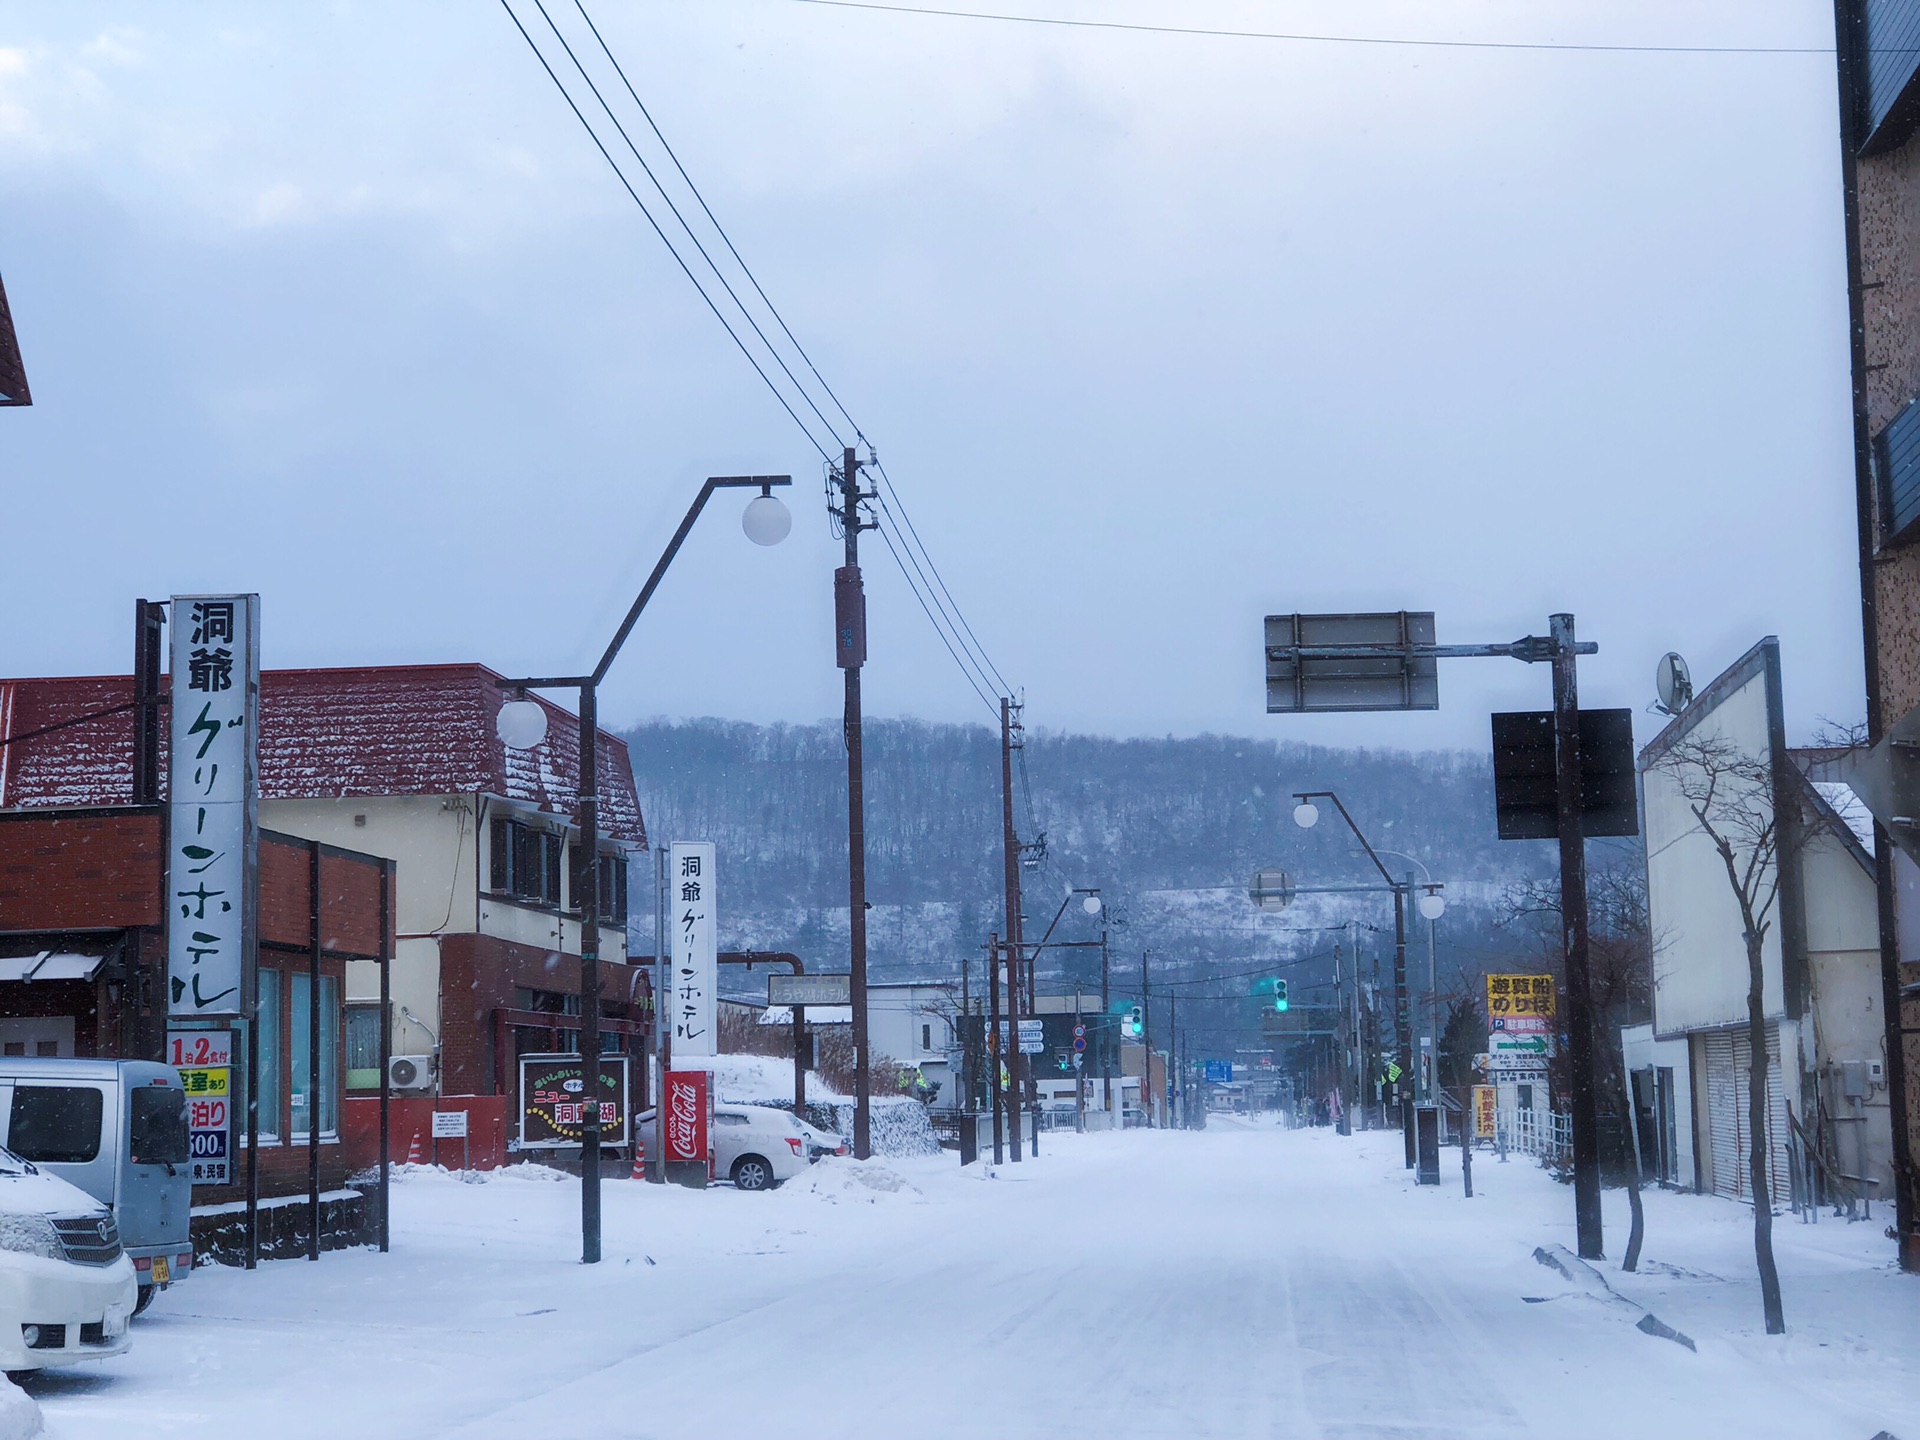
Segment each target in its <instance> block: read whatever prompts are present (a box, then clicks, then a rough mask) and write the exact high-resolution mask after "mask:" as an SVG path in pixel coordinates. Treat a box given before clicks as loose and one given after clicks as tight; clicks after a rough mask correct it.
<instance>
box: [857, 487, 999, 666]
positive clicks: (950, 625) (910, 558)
mask: <svg viewBox="0 0 1920 1440" xmlns="http://www.w3.org/2000/svg"><path fill="white" fill-rule="evenodd" d="M874 498H875V499H876V500H877V501H879V505H880V513H881V515H882V516H883V517H885V519H886V520H887V521H889V522H890V523H891V524H892V526H893V532H894V538H895V539H897V540H899V542H900V544H901V546H902V548H904V549H905V550H906V552H907V556H906V558H907V563H908V564H910V565H912V566H913V569H914V572H915V574H917V575H918V576H919V577H920V583H921V584H922V585H924V586H925V587H926V590H927V596H928V598H929V599H930V600H931V601H932V602H933V605H934V607H935V608H936V609H938V610H939V612H940V618H941V619H942V620H943V621H944V622H945V623H946V627H947V629H948V630H949V631H950V632H951V633H952V635H953V638H954V640H955V641H956V642H957V643H958V644H959V645H960V647H961V650H962V651H963V652H965V655H966V659H965V663H967V664H970V665H972V668H973V670H974V672H975V674H976V675H977V676H978V677H979V679H980V682H981V685H982V687H983V688H985V689H988V690H991V689H993V688H994V685H993V681H992V679H991V678H989V676H988V675H987V672H986V671H985V670H984V669H982V668H981V667H980V666H979V664H978V663H977V662H975V661H974V659H973V655H972V652H971V651H967V650H966V641H965V640H964V639H962V637H961V633H960V631H961V624H964V622H961V623H960V624H956V623H955V620H954V617H953V616H952V615H950V614H948V612H947V609H946V607H945V606H943V605H941V603H940V597H939V596H938V595H936V594H934V593H933V584H932V582H931V581H929V580H928V579H927V575H926V571H925V570H923V569H922V568H921V566H920V561H919V560H918V559H917V558H916V557H915V555H914V553H913V547H912V546H910V545H908V544H907V540H906V536H904V535H903V534H901V533H900V522H899V520H898V519H896V518H895V516H894V513H893V511H892V509H891V508H890V507H889V506H888V505H887V501H886V497H885V496H883V495H879V494H876V495H875V496H874ZM928 618H932V617H931V615H929V617H928ZM954 658H955V659H956V660H960V659H961V656H960V655H955V656H954ZM1002 693H1004V692H1002Z"/></svg>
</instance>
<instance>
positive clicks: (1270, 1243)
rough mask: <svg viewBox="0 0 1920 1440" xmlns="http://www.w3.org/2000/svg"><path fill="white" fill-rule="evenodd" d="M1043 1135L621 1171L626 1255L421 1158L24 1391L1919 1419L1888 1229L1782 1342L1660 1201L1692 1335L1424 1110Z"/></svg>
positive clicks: (695, 1424) (1537, 1190) (336, 1401)
mask: <svg viewBox="0 0 1920 1440" xmlns="http://www.w3.org/2000/svg"><path fill="white" fill-rule="evenodd" d="M1043 1145H1044V1148H1045V1150H1046V1153H1045V1154H1044V1155H1043V1156H1042V1157H1041V1159H1040V1160H1039V1161H1038V1162H1037V1163H1035V1162H1029V1163H1026V1164H1023V1165H1020V1166H1017V1167H1015V1166H1005V1167H1002V1168H1001V1169H1000V1170H999V1171H998V1172H997V1173H995V1174H993V1175H992V1176H991V1177H989V1175H988V1174H987V1172H985V1171H984V1170H983V1169H981V1168H980V1167H973V1168H971V1169H969V1170H968V1171H965V1172H963V1171H961V1170H960V1169H959V1168H958V1167H957V1166H956V1165H955V1164H954V1163H953V1161H952V1159H951V1157H941V1158H939V1159H934V1160H926V1161H905V1162H893V1163H892V1164H891V1165H890V1166H889V1167H887V1169H886V1170H885V1171H883V1172H882V1176H881V1178H883V1179H884V1178H887V1177H888V1176H890V1175H893V1176H899V1177H902V1178H903V1179H904V1180H905V1181H906V1182H907V1185H906V1188H903V1189H900V1190H897V1191H885V1190H879V1191H876V1190H874V1189H871V1188H869V1187H868V1186H867V1185H864V1184H861V1183H859V1182H858V1181H856V1180H855V1179H854V1178H853V1173H852V1172H853V1171H854V1170H855V1168H856V1167H853V1166H852V1165H851V1164H840V1165H830V1166H823V1167H820V1168H819V1169H817V1170H816V1171H815V1172H814V1175H813V1176H812V1177H810V1182H811V1183H804V1182H796V1183H794V1184H792V1185H789V1186H788V1187H786V1188H785V1189H783V1190H781V1191H779V1192H777V1193H775V1194H772V1195H742V1194H736V1193H734V1192H732V1191H731V1190H729V1189H720V1190H716V1191H711V1192H708V1193H705V1194H696V1193H693V1192H686V1191H678V1190H666V1191H663V1190H661V1189H659V1188H657V1187H647V1186H642V1185H638V1184H634V1183H632V1182H622V1181H610V1182H609V1183H608V1185H607V1242H606V1254H607V1259H606V1263H604V1264H603V1265H601V1266H599V1267H597V1268H593V1269H588V1268H584V1267H582V1266H580V1265H578V1264H577V1263H575V1261H574V1256H575V1255H576V1254H577V1248H576V1247H577V1244H578V1230H577V1226H578V1208H577V1207H578V1190H577V1185H576V1184H575V1183H573V1182H570V1181H564V1180H558V1179H553V1178H538V1177H540V1176H543V1175H550V1172H538V1171H535V1172H532V1174H531V1175H528V1174H524V1173H523V1174H519V1175H515V1174H513V1173H507V1174H503V1175H501V1176H498V1177H495V1178H493V1179H491V1180H489V1181H488V1182H487V1183H485V1184H477V1185H467V1184H461V1183H459V1182H458V1181H456V1180H454V1179H452V1178H450V1177H446V1176H442V1175H438V1174H433V1173H415V1174H413V1175H411V1176H409V1177H408V1179H407V1180H406V1182H405V1183H404V1184H402V1185H400V1186H398V1187H396V1192H395V1195H396V1201H395V1221H394V1234H395V1244H394V1252H393V1254H391V1255H389V1256H386V1257H381V1256H379V1255H375V1254H372V1253H365V1252H358V1253H352V1254H342V1255H329V1256H327V1257H325V1258H324V1259H323V1260H322V1261H321V1262H320V1263H319V1264H317V1265H315V1264H308V1263H305V1262H301V1261H290V1262H280V1263H275V1264H271V1265H268V1266H265V1267H264V1268H263V1269H262V1270H261V1271H260V1272H258V1273H256V1274H254V1275H251V1276H249V1275H245V1274H242V1273H239V1272H234V1271H204V1272H202V1273H200V1274H198V1275H196V1276H195V1277H194V1278H193V1279H192V1281H191V1282H190V1283H189V1284H187V1285H184V1286H182V1287H181V1288H180V1289H178V1290H176V1291H175V1292H173V1293H172V1294H171V1295H169V1296H167V1297H166V1298H165V1299H164V1300H163V1301H162V1302H161V1304H160V1305H158V1306H157V1307H156V1308H155V1310H154V1312H153V1313H152V1314H151V1315H150V1316H149V1317H147V1318H144V1319H143V1320H142V1321H141V1322H140V1324H139V1326H138V1328H137V1334H138V1340H137V1343H136V1346H135V1349H134V1351H133V1353H132V1354H130V1355H128V1356H126V1357H124V1358H123V1359H120V1360H117V1361H112V1362H107V1363H105V1364H103V1365H101V1366H99V1367H97V1368H95V1369H93V1370H76V1371H72V1372H68V1373H66V1374H64V1375H56V1376H46V1377H41V1378H39V1379H36V1380H34V1381H31V1382H29V1387H28V1388H29V1389H30V1390H31V1391H32V1392H33V1393H34V1394H36V1395H37V1396H38V1397H39V1399H40V1401H41V1403H42V1405H43V1407H44V1409H45V1412H46V1416H47V1424H48V1431H49V1434H51V1435H52V1436H54V1437H56V1440H92V1437H117V1440H123V1437H125V1436H126V1435H128V1434H133V1433H140V1434H154V1435H171V1434H194V1435H210V1434H219V1435H228V1436H235V1435H239V1436H252V1435H261V1436H274V1437H289V1440H291V1437H302V1436H329V1437H334V1436H341V1435H350V1436H356V1437H383V1436H396V1437H408V1440H422V1437H429V1436H446V1437H479V1436H541V1437H544V1436H550V1435H574V1436H591V1437H595V1440H601V1437H628V1436H633V1437H638V1436H654V1437H661V1440H667V1437H695V1436H699V1437H734V1436H748V1435H757V1436H789V1435H792V1436H816V1435H817V1436H867V1435H873V1436H903V1437H904V1436H912V1437H930V1440H931V1437H945V1436H974V1435H979V1436H994V1437H999V1440H1015V1437H1026V1436H1036V1437H1037V1436H1049V1437H1057V1436H1061V1435H1070V1434H1075V1433H1083V1434H1087V1435H1098V1436H1102V1437H1156V1440H1158V1437H1175V1436H1178V1437H1189V1436H1288V1437H1292V1436H1301V1437H1326V1440H1347V1437H1353V1440H1359V1437H1369V1440H1383V1437H1396V1440H1412V1437H1425V1436H1432V1437H1451V1436H1462V1437H1464V1436H1474V1437H1506V1436H1540V1437H1568V1440H1571V1437H1580V1436H1596V1437H1599V1436H1607V1437H1613V1436H1619V1435H1633V1436H1635V1437H1640V1440H1658V1437H1663V1436H1674V1437H1680V1436H1686V1437H1689V1440H1697V1437H1715V1436H1721V1435H1727V1436H1733V1435H1739V1436H1741V1437H1743V1440H1756V1437H1770V1436H1776V1435H1777V1436H1781V1437H1788V1436H1791V1437H1793V1440H1823V1437H1829V1436H1831V1437H1835V1440H1868V1437H1870V1436H1872V1435H1874V1434H1875V1432H1876V1431H1878V1430H1880V1429H1883V1428H1885V1429H1890V1430H1892V1431H1893V1432H1894V1433H1895V1434H1910V1435H1920V1362H1916V1361H1915V1359H1914V1358H1913V1357H1912V1354H1911V1351H1912V1345H1911V1337H1912V1336H1913V1335H1915V1334H1920V1281H1916V1280H1914V1279H1911V1278H1907V1277H1901V1276H1897V1275H1894V1274H1893V1273H1891V1272H1890V1270H1889V1269H1888V1268H1887V1266H1886V1265H1885V1263H1884V1260H1885V1257H1886V1254H1887V1252H1888V1251H1889V1249H1890V1247H1889V1246H1888V1245H1887V1244H1886V1242H1884V1241H1879V1242H1878V1244H1877V1245H1876V1244H1875V1236H1874V1235H1873V1234H1872V1233H1871V1232H1873V1231H1877V1230H1878V1228H1879V1227H1878V1226H1872V1227H1868V1226H1851V1227H1850V1226H1845V1225H1842V1224H1823V1225H1821V1226H1817V1227H1811V1228H1809V1227H1801V1226H1798V1225H1796V1224H1794V1223H1793V1222H1791V1221H1787V1220H1783V1221H1782V1222H1780V1226H1779V1234H1780V1236H1781V1251H1782V1264H1783V1270H1784V1273H1785V1277H1786V1279H1785V1284H1786V1296H1787V1306H1788V1318H1789V1321H1790V1323H1793V1324H1794V1332H1793V1333H1792V1334H1789V1335H1788V1336H1786V1337H1784V1339H1775V1340H1768V1339H1767V1338H1766V1337H1764V1336H1762V1335H1759V1334H1758V1333H1757V1331H1758V1323H1757V1321H1758V1305H1757V1302H1755V1301H1752V1295H1753V1287H1752V1285H1751V1284H1750V1283H1749V1282H1748V1281H1747V1280H1746V1278H1745V1277H1746V1270H1745V1269H1743V1268H1742V1265H1743V1253H1742V1250H1741V1246H1742V1242H1743V1238H1744V1235H1745V1233H1746V1232H1745V1230H1744V1228H1743V1226H1742V1224H1741V1213H1740V1212H1739V1211H1738V1210H1737V1209H1736V1208H1735V1207H1733V1206H1731V1205H1727V1204H1725V1203H1723V1202H1719V1201H1714V1200H1708V1199H1702V1198H1700V1197H1692V1196H1671V1195H1658V1196H1654V1197H1651V1202H1650V1203H1651V1215H1652V1221H1651V1229H1650V1238H1649V1242H1648V1250H1647V1254H1648V1256H1649V1258H1650V1259H1651V1260H1653V1261H1654V1262H1656V1263H1655V1264H1654V1266H1652V1267H1650V1269H1649V1273H1647V1274H1645V1275H1642V1276H1639V1277H1620V1276H1618V1274H1617V1272H1616V1271H1615V1270H1614V1269H1613V1267H1611V1266H1608V1267H1605V1268H1606V1269H1607V1271H1608V1274H1609V1278H1610V1279H1611V1280H1613V1281H1614V1283H1615V1284H1616V1286H1617V1287H1618V1288H1620V1289H1622V1290H1623V1291H1627V1292H1628V1293H1631V1294H1633V1295H1635V1296H1636V1297H1637V1298H1639V1299H1641V1300H1642V1301H1643V1303H1646V1304H1650V1305H1652V1306H1653V1307H1654V1308H1655V1309H1656V1310H1657V1311H1658V1312H1659V1313H1660V1314H1661V1316H1662V1318H1664V1319H1668V1320H1670V1321H1671V1322H1672V1323H1674V1324H1676V1325H1678V1326H1679V1327H1680V1328H1681V1329H1683V1330H1686V1331H1688V1332H1689V1333H1690V1334H1692V1335H1693V1337H1694V1338H1695V1339H1696V1341H1697V1342H1698V1344H1699V1352H1698V1353H1697V1354H1696V1353H1692V1352H1689V1351H1687V1350H1685V1349H1683V1348H1682V1347H1680V1346H1679V1345H1676V1344H1674V1343H1672V1342H1670V1341H1666V1340H1661V1339H1657V1338H1653V1337H1650V1336H1647V1335H1644V1334H1641V1333H1640V1332H1638V1331H1636V1330H1635V1329H1633V1328H1632V1321H1633V1320H1634V1319H1635V1318H1637V1312H1634V1311H1631V1310H1630V1309H1629V1307H1626V1306H1624V1305H1616V1304H1609V1303H1607V1302H1605V1301H1603V1300H1596V1299H1594V1298H1592V1297H1590V1296H1588V1295H1586V1294H1584V1293H1581V1292H1580V1291H1579V1289H1578V1287H1576V1286H1574V1285H1572V1284H1570V1283H1569V1282H1567V1281H1565V1280H1563V1279H1561V1278H1560V1277H1559V1276H1557V1275H1556V1274H1554V1273H1553V1272H1552V1271H1549V1270H1547V1269H1545V1268H1543V1267H1542V1266H1540V1265H1539V1264H1537V1263H1536V1262H1535V1261H1534V1260H1533V1259H1532V1251H1533V1249H1534V1247H1535V1246H1536V1245H1540V1244H1552V1243H1554V1242H1562V1243H1570V1241H1571V1230H1572V1225H1571V1219H1572V1213H1571V1212H1572V1205H1571V1197H1570V1193H1569V1192H1568V1191H1567V1190H1566V1189H1565V1188H1564V1187H1561V1186H1557V1185H1555V1184H1553V1183H1552V1182H1551V1181H1550V1180H1549V1179H1548V1178H1547V1177H1546V1176H1545V1175H1543V1174H1542V1173H1541V1172H1540V1171H1539V1170H1538V1169H1537V1168H1535V1167H1534V1166H1532V1165H1530V1164H1527V1163H1523V1162H1515V1163H1513V1164H1510V1165H1506V1166H1500V1165H1497V1164H1495V1163H1493V1162H1492V1160H1491V1159H1490V1158H1483V1160H1482V1161H1481V1163H1480V1164H1478V1165H1477V1166H1476V1172H1475V1176H1476V1182H1477V1183H1476V1188H1477V1189H1478V1190H1479V1191H1480V1192H1481V1193H1480V1195H1479V1196H1478V1197H1477V1198H1475V1199H1474V1200H1472V1201H1467V1200H1464V1199H1463V1198H1462V1197H1461V1195H1460V1192H1459V1184H1458V1174H1457V1163H1458V1162H1457V1152H1449V1157H1448V1158H1449V1166H1450V1167H1451V1168H1450V1169H1449V1170H1448V1173H1447V1179H1448V1183H1447V1184H1446V1185H1445V1186H1443V1187H1442V1188H1441V1189H1440V1190H1437V1191H1436V1190H1432V1189H1427V1190H1419V1189H1416V1188H1415V1187H1413V1186H1412V1185H1411V1184H1410V1183H1409V1180H1408V1177H1407V1175H1406V1173H1405V1171H1404V1170H1403V1169H1402V1168H1401V1166H1400V1163H1399V1159H1398V1139H1397V1137H1394V1136H1362V1137H1355V1138H1352V1139H1345V1140H1343V1139H1340V1138H1339V1137H1336V1136H1334V1135H1332V1134H1331V1133H1330V1132H1326V1131H1311V1132H1287V1131H1282V1130H1279V1129H1277V1128H1273V1127H1270V1126H1259V1127H1247V1126H1245V1125H1244V1124H1242V1125H1232V1124H1219V1123H1216V1125H1215V1127H1214V1128H1213V1129H1211V1130H1209V1131H1207V1132H1204V1133H1199V1134H1188V1133H1178V1132H1176V1133H1156V1134H1140V1133H1128V1134H1121V1135H1103V1136H1087V1137H1073V1136H1063V1137H1058V1138H1054V1137H1049V1138H1048V1139H1047V1140H1046V1141H1044V1142H1043ZM1607 1199H1608V1206H1609V1211H1608V1217H1607V1218H1608V1222H1609V1226H1610V1227H1611V1228H1610V1230H1609V1243H1610V1246H1611V1247H1612V1248H1613V1249H1615V1250H1616V1251H1617V1249H1618V1247H1619V1243H1620V1241H1621V1240H1623V1239H1624V1218H1625V1217H1624V1200H1623V1197H1621V1196H1619V1195H1618V1194H1616V1193H1613V1192H1610V1193H1609V1195H1608V1197H1607ZM1527 1297H1531V1303H1530V1301H1529V1299H1528V1298H1527Z"/></svg>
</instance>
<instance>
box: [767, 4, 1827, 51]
mask: <svg viewBox="0 0 1920 1440" xmlns="http://www.w3.org/2000/svg"><path fill="white" fill-rule="evenodd" d="M794 3H795V4H799V5H825V6H829V7H831V8H833V9H836V10H874V11H879V12H880V13H882V14H888V15H924V16H931V17H935V18H938V19H944V20H994V21H999V22H1002V23H1006V24H1013V25H1047V26H1053V27H1055V28H1058V29H1066V30H1122V31H1131V32H1134V33H1137V34H1145V35H1192V36H1199V37H1204V38H1208V39H1216V40H1285V41H1295V42H1298V43H1301V44H1313V45H1379V46H1397V47H1406V48H1412V49H1420V50H1543V51H1554V52H1588V53H1594V54H1613V55H1831V54H1833V47H1832V46H1831V45H1625V44H1621V45H1588V44H1579V43H1574V42H1556V41H1535V40H1427V39H1416V38H1413V37H1409V36H1404V35H1329V34H1323V33H1315V32H1309V31H1284V30H1225V29H1209V28H1205V27H1201V26H1195V25H1149V24H1145V23H1142V22H1136V21H1124V20H1069V19H1066V18H1064V17H1061V16H1056V15H1008V14H1000V13H995V12H992V11H985V10H943V9H936V8H934V7H932V6H924V5H885V4H880V3H878V0H794Z"/></svg>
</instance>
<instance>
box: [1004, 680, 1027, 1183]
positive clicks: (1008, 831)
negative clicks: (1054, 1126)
mask: <svg viewBox="0 0 1920 1440" xmlns="http://www.w3.org/2000/svg"><path fill="white" fill-rule="evenodd" d="M1013 711H1014V704H1013V701H1011V700H1009V699H1006V698H1005V697H1002V698H1001V701H1000V850H1001V861H1002V864H1003V866H1004V867H1005V870H1006V885H1007V1045H1006V1057H1007V1076H1008V1079H1009V1080H1011V1081H1012V1084H1011V1085H1009V1086H1008V1089H1007V1136H1008V1139H1009V1141H1010V1142H1011V1144H1012V1146H1013V1158H1014V1162H1015V1163H1016V1164H1017V1163H1018V1162H1019V1160H1020V1102H1021V1100H1022V1099H1023V1098H1024V1096H1025V1087H1024V1086H1023V1085H1022V1083H1021V1081H1022V1078H1023V1075H1024V1073H1025V1070H1026V1066H1025V1064H1024V1063H1023V1062H1024V1061H1025V1059H1026V1057H1025V1056H1024V1055H1022V1054H1021V1053H1020V963H1021V961H1022V960H1023V959H1024V958H1025V957H1024V956H1023V955H1022V953H1021V951H1022V944H1021V929H1022V927H1021V924H1020V837H1019V836H1018V835H1016V834H1015V833H1014V829H1013V746H1014V731H1015V728H1016V724H1015V721H1014V718H1013Z"/></svg>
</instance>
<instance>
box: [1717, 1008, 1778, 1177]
mask: <svg viewBox="0 0 1920 1440" xmlns="http://www.w3.org/2000/svg"><path fill="white" fill-rule="evenodd" d="M1706 1041H1707V1119H1708V1123H1709V1127H1710V1131H1711V1137H1710V1139H1711V1144H1710V1150H1709V1155H1710V1158H1711V1160H1712V1169H1713V1174H1712V1181H1711V1185H1710V1187H1709V1188H1711V1189H1712V1191H1713V1193H1714V1194H1716V1195H1725V1196H1727V1197H1728V1198H1729V1199H1734V1200H1751V1199H1752V1198H1753V1194H1752V1188H1751V1187H1750V1186H1749V1185H1748V1184H1747V1150H1748V1147H1749V1144H1750V1140H1751V1135H1752V1132H1751V1131H1750V1130H1749V1128H1748V1125H1747V1085H1748V1082H1749V1080H1750V1078H1751V1076H1752V1071H1753V1066H1752V1063H1751V1059H1750V1057H1751V1055H1752V1048H1751V1047H1750V1046H1749V1045H1748V1043H1747V1032H1746V1028H1745V1027H1744V1026H1743V1027H1741V1028H1740V1029H1738V1030H1717V1031H1714V1032H1713V1033H1712V1034H1709V1035H1708V1036H1707V1037H1706ZM1766 1125H1767V1137H1766V1138H1767V1188H1768V1192H1769V1193H1768V1197H1767V1198H1768V1199H1769V1200H1770V1201H1771V1202H1772V1203H1773V1204H1775V1205H1781V1204H1785V1203H1786V1200H1787V1195H1788V1184H1789V1181H1788V1175H1787V1135H1788V1125H1787V1102H1786V1085H1785V1077H1783V1076H1782V1075H1781V1073H1780V1026H1779V1025H1778V1023H1772V1022H1770V1023H1769V1024H1768V1025H1767V1115H1766Z"/></svg>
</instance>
